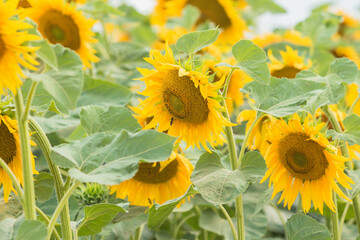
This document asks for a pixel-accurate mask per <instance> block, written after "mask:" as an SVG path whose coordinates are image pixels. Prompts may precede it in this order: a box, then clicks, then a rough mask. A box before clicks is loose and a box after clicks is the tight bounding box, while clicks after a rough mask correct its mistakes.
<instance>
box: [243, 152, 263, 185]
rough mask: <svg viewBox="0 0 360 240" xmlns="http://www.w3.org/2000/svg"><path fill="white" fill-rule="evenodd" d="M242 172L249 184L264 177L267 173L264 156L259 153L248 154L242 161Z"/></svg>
mask: <svg viewBox="0 0 360 240" xmlns="http://www.w3.org/2000/svg"><path fill="white" fill-rule="evenodd" d="M240 172H242V173H243V174H244V176H245V178H246V180H247V181H248V182H249V181H250V182H254V181H256V180H257V179H258V178H259V177H263V176H264V175H265V172H266V164H265V160H264V158H263V156H262V155H261V154H260V153H259V152H257V151H251V152H247V153H246V154H245V155H244V158H243V159H242V160H241V166H240Z"/></svg>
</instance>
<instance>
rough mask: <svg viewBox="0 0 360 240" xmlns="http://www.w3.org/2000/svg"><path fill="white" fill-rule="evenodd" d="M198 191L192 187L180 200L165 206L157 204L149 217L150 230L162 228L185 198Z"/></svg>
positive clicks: (150, 211) (166, 203)
mask: <svg viewBox="0 0 360 240" xmlns="http://www.w3.org/2000/svg"><path fill="white" fill-rule="evenodd" d="M195 193H196V191H195V190H194V189H193V187H192V186H190V187H189V189H188V190H187V191H186V193H185V194H184V195H182V196H180V197H178V198H175V199H173V200H168V201H166V202H165V203H163V204H161V205H160V204H157V203H155V204H154V205H153V206H152V207H151V208H150V209H149V217H148V227H149V228H150V229H156V228H158V227H160V225H161V224H163V223H164V222H165V220H166V219H167V217H168V216H169V215H170V213H171V212H172V211H173V210H174V209H175V207H176V206H177V205H178V204H179V203H180V202H181V201H182V200H184V199H185V198H187V197H188V196H191V195H193V194H195Z"/></svg>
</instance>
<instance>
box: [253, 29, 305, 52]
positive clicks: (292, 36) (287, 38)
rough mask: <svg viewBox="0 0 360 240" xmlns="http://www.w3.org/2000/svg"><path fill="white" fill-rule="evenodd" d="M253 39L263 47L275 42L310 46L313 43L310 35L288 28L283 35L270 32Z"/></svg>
mask: <svg viewBox="0 0 360 240" xmlns="http://www.w3.org/2000/svg"><path fill="white" fill-rule="evenodd" d="M252 41H253V42H254V43H255V44H256V45H258V46H259V47H261V48H266V47H268V46H269V45H271V44H275V43H282V42H285V43H291V44H294V45H298V46H306V47H309V46H311V45H312V42H311V39H310V38H309V37H304V36H302V35H301V33H300V32H298V31H295V30H287V31H286V32H285V33H284V34H283V35H280V34H276V33H268V34H265V35H263V36H256V37H255V38H253V39H252Z"/></svg>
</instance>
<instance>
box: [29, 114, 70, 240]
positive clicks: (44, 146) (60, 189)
mask: <svg viewBox="0 0 360 240" xmlns="http://www.w3.org/2000/svg"><path fill="white" fill-rule="evenodd" d="M29 127H30V129H31V131H33V132H34V134H33V137H34V139H35V142H36V143H37V144H38V145H39V147H40V148H41V150H42V152H43V154H44V156H45V159H46V162H47V164H48V166H49V169H50V172H51V175H52V176H53V178H54V183H55V191H56V198H57V201H58V203H59V202H60V201H61V199H62V198H63V196H64V194H65V188H64V183H63V180H62V178H61V173H60V169H59V167H58V166H56V165H55V164H54V163H53V162H52V161H51V144H50V142H49V139H48V138H47V137H46V134H45V132H44V131H43V130H42V128H41V127H40V126H39V124H38V123H37V122H36V121H35V120H34V119H33V118H32V117H30V118H29ZM60 217H61V230H62V235H63V237H64V239H69V240H71V239H72V234H71V224H70V213H69V204H68V203H66V205H65V207H64V209H63V211H62V212H61V215H60Z"/></svg>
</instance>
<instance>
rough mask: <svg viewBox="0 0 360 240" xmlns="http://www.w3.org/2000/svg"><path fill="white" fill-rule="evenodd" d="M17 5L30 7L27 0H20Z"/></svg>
mask: <svg viewBox="0 0 360 240" xmlns="http://www.w3.org/2000/svg"><path fill="white" fill-rule="evenodd" d="M17 7H18V8H29V7H31V5H30V3H29V2H28V1H27V0H20V1H19V3H18V6H17Z"/></svg>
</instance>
